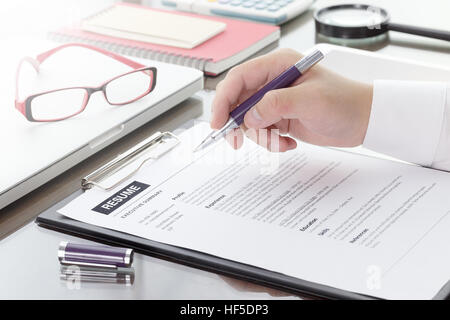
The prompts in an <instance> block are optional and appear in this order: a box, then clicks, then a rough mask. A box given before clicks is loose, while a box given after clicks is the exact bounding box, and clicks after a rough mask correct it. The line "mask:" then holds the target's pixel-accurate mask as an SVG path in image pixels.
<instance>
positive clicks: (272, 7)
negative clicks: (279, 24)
mask: <svg viewBox="0 0 450 320" xmlns="http://www.w3.org/2000/svg"><path fill="white" fill-rule="evenodd" d="M278 9H280V6H279V5H277V4H273V5H271V6H270V7H268V8H267V10H269V11H277V10H278Z"/></svg>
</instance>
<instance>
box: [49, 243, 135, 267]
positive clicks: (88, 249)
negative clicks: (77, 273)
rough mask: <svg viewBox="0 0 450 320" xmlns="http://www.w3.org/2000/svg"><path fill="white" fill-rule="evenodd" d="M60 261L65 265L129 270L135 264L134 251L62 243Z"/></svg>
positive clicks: (59, 252) (59, 254)
mask: <svg viewBox="0 0 450 320" xmlns="http://www.w3.org/2000/svg"><path fill="white" fill-rule="evenodd" d="M58 259H59V262H60V263H61V264H63V265H79V266H85V267H101V268H129V267H131V264H132V263H133V250H132V249H128V248H118V247H109V246H100V245H92V244H79V243H68V242H66V241H62V242H61V243H60V244H59V249H58Z"/></svg>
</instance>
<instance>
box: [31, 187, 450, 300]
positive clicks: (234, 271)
mask: <svg viewBox="0 0 450 320" xmlns="http://www.w3.org/2000/svg"><path fill="white" fill-rule="evenodd" d="M82 192H83V191H81V190H79V191H76V192H74V193H73V194H71V195H70V196H69V197H67V198H66V199H64V200H62V201H61V202H59V203H57V204H55V205H53V206H52V207H50V208H49V209H47V210H46V211H44V212H43V213H41V214H40V215H39V216H38V217H37V218H36V223H37V224H38V225H39V226H41V227H44V228H47V229H52V230H56V231H59V232H63V233H67V234H70V235H75V236H78V237H82V238H85V239H89V240H94V241H98V242H101V243H104V244H108V245H116V246H122V247H128V248H133V249H134V250H135V251H136V252H139V253H142V254H145V255H149V256H153V257H157V258H161V259H165V260H168V261H172V262H176V263H180V264H183V265H187V266H190V267H194V268H197V269H202V270H205V271H209V272H213V273H217V274H221V275H225V276H229V277H233V278H237V279H240V280H245V281H250V282H253V283H256V284H259V285H263V286H267V287H271V288H275V289H278V290H282V291H286V292H290V293H293V294H296V295H299V296H301V297H308V298H319V299H357V300H373V299H378V298H376V297H371V296H367V295H363V294H359V293H354V292H349V291H345V290H341V289H337V288H333V287H329V286H325V285H321V284H317V283H313V282H309V281H305V280H301V279H298V278H294V277H290V276H287V275H284V274H281V273H277V272H273V271H269V270H265V269H262V268H258V267H255V266H251V265H248V264H243V263H239V262H236V261H231V260H227V259H223V258H220V257H217V256H213V255H209V254H205V253H203V252H199V251H194V250H190V249H186V248H181V247H176V246H172V245H167V244H164V243H160V242H156V241H152V240H147V239H144V238H141V237H137V236H133V235H130V234H127V233H123V232H119V231H114V230H110V229H106V228H101V227H98V226H94V225H90V224H87V223H83V222H80V221H77V220H73V219H70V218H66V217H64V216H62V215H61V214H59V213H58V212H57V210H58V209H59V208H61V207H63V206H64V205H65V204H66V203H68V202H70V201H71V200H72V199H74V198H76V197H77V196H79V195H80V194H82ZM449 297H450V282H449V284H447V285H446V286H444V287H443V288H442V290H441V291H440V292H439V293H438V295H436V297H435V299H448V298H449Z"/></svg>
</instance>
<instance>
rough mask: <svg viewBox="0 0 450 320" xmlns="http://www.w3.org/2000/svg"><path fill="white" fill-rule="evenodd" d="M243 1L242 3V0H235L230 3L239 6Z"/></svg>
mask: <svg viewBox="0 0 450 320" xmlns="http://www.w3.org/2000/svg"><path fill="white" fill-rule="evenodd" d="M241 3H242V1H241V0H233V1H231V2H230V4H231V5H232V6H238V5H240V4H241Z"/></svg>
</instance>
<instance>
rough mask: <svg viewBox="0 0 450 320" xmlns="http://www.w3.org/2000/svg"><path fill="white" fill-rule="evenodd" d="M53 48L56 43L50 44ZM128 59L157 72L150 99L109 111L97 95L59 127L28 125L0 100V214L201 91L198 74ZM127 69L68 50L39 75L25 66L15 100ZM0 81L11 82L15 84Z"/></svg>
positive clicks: (9, 101)
mask: <svg viewBox="0 0 450 320" xmlns="http://www.w3.org/2000/svg"><path fill="white" fill-rule="evenodd" d="M56 46H58V44H53V47H56ZM49 48H51V47H49ZM37 53H40V52H37ZM29 54H30V53H29ZM30 55H31V54H30ZM31 56H32V55H31ZM130 59H132V60H135V61H138V62H140V63H141V64H144V65H146V66H154V67H156V68H157V81H156V86H155V88H154V90H153V91H152V92H151V93H150V94H149V95H147V96H145V97H144V98H142V99H140V100H138V101H135V102H133V103H131V104H128V105H124V106H111V105H109V104H108V103H107V102H106V101H105V99H104V97H103V95H102V93H101V92H97V93H95V94H93V95H92V96H91V98H90V100H89V102H88V105H87V107H86V109H85V110H84V111H83V112H82V113H80V114H78V115H76V116H75V117H73V118H70V119H67V120H63V121H58V122H47V123H43V122H29V121H28V120H27V119H25V117H24V116H23V115H22V114H21V113H20V112H19V111H18V110H16V109H15V108H14V97H13V94H2V95H0V102H1V108H0V119H1V126H0V137H2V148H1V157H0V168H1V169H0V170H1V174H0V209H1V208H3V207H5V206H6V205H8V204H10V203H12V202H13V201H15V200H17V199H19V198H20V197H22V196H24V195H25V194H27V193H29V192H30V191H32V190H34V189H36V188H37V187H39V186H41V185H42V184H44V183H45V182H47V181H49V180H50V179H52V178H54V177H56V176H57V175H59V174H61V173H62V172H64V171H66V170H67V169H69V168H71V167H73V166H74V165H76V164H78V163H79V162H81V161H82V160H84V159H86V158H87V157H89V156H91V155H93V154H94V153H96V152H98V151H99V150H101V149H102V148H104V147H106V146H108V145H109V144H111V143H112V142H114V141H116V140H118V139H120V138H121V137H123V136H125V135H126V134H128V133H130V132H131V131H133V130H134V129H136V128H138V127H139V126H141V125H143V124H145V123H147V122H148V121H150V120H152V119H153V118H155V117H157V116H158V115H160V114H162V113H163V112H165V111H167V110H169V109H170V108H172V107H174V106H175V105H177V104H178V103H180V102H181V101H183V100H185V99H186V98H188V97H190V96H192V95H193V94H194V93H195V92H197V91H198V90H200V89H202V87H203V74H202V72H200V71H198V70H195V69H192V68H187V67H181V66H176V65H170V64H165V63H162V62H155V61H150V60H143V59H137V58H130ZM128 70H131V69H130V67H128V66H126V65H123V64H121V63H119V62H117V61H115V60H113V59H111V58H109V57H106V56H104V55H101V54H99V53H96V52H91V51H90V50H87V49H83V48H76V47H74V48H67V49H64V50H63V51H61V52H60V53H58V54H55V55H54V56H52V57H51V58H49V59H48V60H46V61H45V62H44V63H43V64H42V66H41V70H40V72H39V74H38V75H37V74H36V73H35V72H34V71H33V70H32V68H28V69H27V66H25V69H24V70H23V72H21V78H20V82H19V83H20V86H19V88H20V89H19V90H20V96H21V97H25V96H26V95H29V94H32V93H37V92H40V91H43V90H50V89H57V88H62V87H68V86H76V85H80V86H93V87H94V86H98V85H99V84H101V83H102V82H104V81H106V80H108V79H111V78H113V77H114V76H116V75H119V74H121V73H124V72H126V71H128ZM11 77H13V75H11ZM2 78H5V76H2ZM3 81H6V82H9V83H10V84H11V83H14V79H2V82H3ZM11 89H12V88H11ZM11 89H9V88H8V90H7V92H8V93H11V91H12V90H11ZM12 93H13V92H12Z"/></svg>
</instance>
